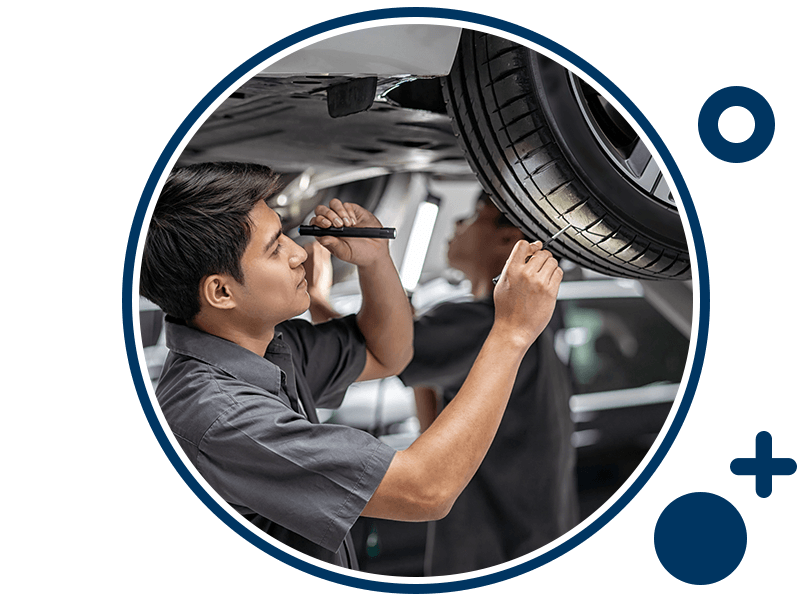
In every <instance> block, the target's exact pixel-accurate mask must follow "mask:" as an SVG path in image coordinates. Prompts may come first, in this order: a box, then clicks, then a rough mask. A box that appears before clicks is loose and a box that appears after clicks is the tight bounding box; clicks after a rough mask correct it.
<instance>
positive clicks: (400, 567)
mask: <svg viewBox="0 0 798 600" xmlns="http://www.w3.org/2000/svg"><path fill="white" fill-rule="evenodd" d="M212 160H234V161H247V162H258V163H262V164H267V165H269V166H271V167H273V168H275V169H276V170H278V171H281V172H283V173H284V174H285V178H286V181H287V186H286V188H285V190H284V191H283V193H281V194H280V195H279V196H278V197H277V198H275V199H274V202H273V207H274V208H275V210H276V211H278V213H279V214H280V215H281V217H282V219H283V221H284V224H285V227H286V230H288V231H289V233H290V234H291V235H292V236H293V237H295V238H297V239H298V241H299V242H300V243H304V242H309V241H310V240H309V239H300V238H298V236H297V235H296V231H295V228H296V227H297V226H298V225H299V224H300V223H302V222H305V221H306V220H307V219H308V218H309V215H310V213H311V211H312V209H313V208H314V207H315V206H316V205H317V204H319V203H323V202H328V201H329V200H330V199H332V198H333V197H338V198H340V199H341V200H343V201H348V202H357V203H359V204H362V205H363V206H365V207H366V208H367V209H369V210H370V211H372V212H374V213H375V214H376V215H377V217H378V218H379V219H380V220H381V221H382V222H383V224H384V225H386V226H391V227H396V228H397V230H398V236H397V239H396V240H394V241H393V242H392V243H391V253H392V256H393V258H394V261H395V263H396V264H397V266H398V267H399V268H400V273H401V274H402V277H403V283H404V284H405V287H406V288H407V289H408V291H409V292H410V293H412V301H413V304H414V306H415V308H416V310H417V311H418V312H419V313H420V312H423V311H424V310H426V309H427V308H429V307H431V306H433V305H435V304H437V303H438V302H440V301H442V300H457V299H467V298H468V293H469V290H468V286H467V284H466V283H462V282H461V280H460V277H459V274H458V273H456V272H453V271H451V270H449V269H448V268H447V266H446V259H445V251H446V241H447V240H448V239H449V237H450V236H451V233H452V230H453V226H454V225H453V224H454V222H455V220H456V219H458V218H460V217H462V216H464V215H467V214H469V213H470V212H471V210H472V207H473V201H474V199H475V198H476V196H477V193H478V191H479V188H480V187H482V188H484V189H486V190H487V191H489V193H491V195H492V198H493V200H494V201H495V202H496V203H497V205H498V206H499V207H500V208H501V209H502V210H503V211H504V212H505V213H506V214H507V215H508V217H509V218H510V219H511V220H512V221H513V222H515V223H516V224H517V225H519V226H520V227H521V228H522V229H524V230H525V231H526V232H527V233H528V234H529V235H531V236H533V237H538V238H540V237H545V236H548V235H550V234H551V233H553V232H554V231H557V230H559V229H560V228H561V227H562V226H563V224H565V223H566V222H568V223H572V224H574V225H576V226H577V227H579V228H580V229H584V230H586V231H584V232H581V233H579V234H577V233H573V231H571V232H569V233H568V234H567V235H565V236H563V237H562V238H561V239H560V240H559V241H558V242H556V243H555V244H554V245H553V246H552V248H551V249H552V251H553V252H555V254H558V255H559V257H560V258H561V259H562V260H561V264H562V266H563V267H564V269H565V270H566V280H565V281H564V283H563V285H562V288H561V293H560V302H559V306H560V307H561V309H562V313H563V314H562V316H563V323H564V324H563V327H562V328H561V330H560V331H559V332H558V333H557V340H558V353H559V354H560V356H561V358H562V359H563V360H564V361H565V362H567V363H568V364H569V365H570V366H571V370H572V374H573V378H574V391H575V395H574V396H573V398H572V399H571V410H572V415H573V419H574V421H575V423H576V429H577V431H576V434H575V436H574V438H573V443H574V445H575V446H576V447H577V450H578V482H579V493H580V505H581V511H582V518H586V517H587V516H589V515H590V514H591V513H592V512H594V511H595V510H597V509H598V508H599V507H600V506H601V505H602V504H603V503H604V502H605V501H606V500H607V499H609V498H610V496H611V495H612V494H613V493H614V492H615V490H617V489H618V487H619V486H620V485H621V484H622V483H623V482H624V481H625V480H626V479H627V478H628V476H629V475H630V474H631V473H632V472H633V470H634V469H635V467H636V466H637V465H638V464H639V463H640V461H641V460H642V459H643V458H644V456H645V455H646V453H647V452H648V450H649V448H650V447H651V444H652V442H653V441H654V439H655V437H656V435H657V434H658V432H659V430H660V429H661V427H662V425H663V423H664V422H665V420H666V418H667V415H668V412H669V410H670V407H671V404H672V402H673V400H674V399H675V397H676V394H677V390H678V385H679V381H680V379H681V376H682V373H683V370H684V366H685V362H686V358H687V352H688V344H689V335H690V328H691V306H692V290H691V287H690V281H689V278H690V265H689V259H688V254H687V244H686V241H685V236H684V231H683V229H682V226H681V222H680V220H679V214H678V210H677V206H676V203H675V202H674V200H673V197H672V195H671V193H670V190H669V189H668V186H667V181H666V180H665V178H664V177H663V174H662V172H661V170H660V168H659V166H658V165H657V163H656V161H655V160H654V159H653V158H652V155H651V153H650V152H649V150H648V149H647V148H646V146H645V144H644V143H643V142H642V141H641V139H640V137H639V136H638V135H637V133H636V132H635V129H634V128H633V127H631V126H630V125H629V124H628V123H627V122H626V121H625V120H624V119H623V117H622V116H621V114H620V113H619V112H618V110H616V109H615V107H614V105H613V104H612V103H610V102H609V101H607V99H605V98H603V97H602V96H601V95H600V94H599V93H597V92H596V91H595V90H593V88H591V87H590V86H589V85H588V84H587V83H585V82H584V81H582V80H581V79H579V78H578V77H576V76H575V75H573V74H571V73H570V72H569V71H568V70H567V69H565V68H564V67H562V66H560V65H559V64H557V63H556V62H554V61H551V60H550V59H547V58H545V57H543V56H541V55H539V54H537V53H535V52H533V51H531V50H529V49H527V48H524V47H521V46H518V45H516V44H513V43H510V42H507V41H506V40H503V39H501V38H496V37H494V36H489V35H486V34H482V33H476V32H471V31H461V30H459V29H455V28H450V27H439V26H431V25H410V26H389V27H378V28H372V29H368V30H362V31H358V32H354V33H349V34H345V35H342V36H336V37H334V38H329V39H328V40H325V41H324V42H320V43H319V44H315V45H313V46H310V47H308V48H305V49H303V50H301V51H299V52H296V53H294V54H293V55H290V56H288V57H286V58H285V59H283V60H281V61H279V62H277V63H275V64H273V65H272V66H270V67H269V68H267V69H266V70H264V71H262V72H261V73H259V74H257V75H256V76H255V77H253V78H252V79H251V80H250V81H248V82H246V83H245V84H244V85H242V86H241V87H240V88H239V89H238V90H237V91H236V92H234V93H233V94H232V95H231V96H230V97H229V98H228V99H227V100H225V101H224V102H223V103H222V104H221V105H220V106H219V108H218V109H217V110H216V111H215V112H214V113H213V114H212V115H211V116H210V117H209V118H208V120H207V121H206V122H205V123H204V124H203V125H202V126H201V127H200V128H199V130H198V132H197V133H196V135H195V136H194V137H193V138H192V139H191V141H190V142H189V143H188V145H187V146H186V148H185V150H184V152H183V154H182V155H181V156H180V158H179V160H178V164H188V163H194V162H205V161H212ZM427 205H430V206H434V207H435V210H434V211H432V212H425V211H423V210H420V209H421V208H422V207H425V206H427ZM424 215H426V216H424ZM424 219H427V222H426V226H427V229H428V230H429V232H430V235H429V236H428V237H426V238H424V239H423V240H422V241H421V242H418V241H416V240H417V238H416V237H415V236H412V235H411V233H412V232H413V231H414V229H416V228H420V227H422V226H423V225H424V222H423V221H424ZM414 265H415V268H411V267H413V266H414ZM331 300H332V303H333V306H334V307H335V308H336V309H337V310H338V311H339V312H341V313H349V312H353V311H356V310H357V309H358V307H359V302H360V297H359V293H358V286H357V281H356V279H355V272H354V269H352V268H350V267H349V266H348V265H345V264H343V263H340V262H337V261H334V285H333V289H332V296H331ZM161 320H162V315H161V314H160V311H158V310H157V307H154V306H152V305H150V304H148V303H147V302H146V301H144V300H142V304H141V323H142V339H143V343H144V346H145V356H146V359H147V364H148V367H149V369H150V376H151V378H152V379H153V381H157V377H158V374H159V372H160V364H161V363H162V362H163V359H164V357H165V354H166V350H165V347H164V345H163V339H162V328H161ZM321 416H322V418H323V419H325V420H329V421H332V422H337V423H344V424H348V425H351V426H354V427H359V428H362V429H364V430H367V431H370V432H372V433H373V434H374V435H378V436H380V437H382V439H384V440H385V441H386V442H387V443H390V444H391V445H394V446H395V447H397V448H401V447H405V446H407V445H409V444H410V443H411V442H412V440H413V439H415V437H416V436H417V435H418V422H417V421H416V420H415V416H414V404H413V397H412V392H411V391H410V390H409V389H407V388H404V386H402V384H401V383H399V381H398V380H397V379H388V380H383V381H380V382H368V383H360V384H355V385H353V386H352V387H351V388H350V390H349V392H348V394H347V397H346V399H345V401H344V404H343V406H342V407H341V409H339V410H338V411H336V412H327V413H324V414H322V415H321ZM353 533H354V534H355V536H356V539H357V540H359V549H360V556H359V560H360V563H361V566H362V567H363V568H364V569H365V570H367V571H372V572H377V573H384V574H395V575H421V574H422V564H423V559H424V543H425V539H426V527H425V525H424V524H417V523H416V524H412V523H411V524H408V523H394V522H388V521H378V520H373V519H361V520H360V521H359V523H358V525H357V526H356V528H355V530H354V531H353Z"/></svg>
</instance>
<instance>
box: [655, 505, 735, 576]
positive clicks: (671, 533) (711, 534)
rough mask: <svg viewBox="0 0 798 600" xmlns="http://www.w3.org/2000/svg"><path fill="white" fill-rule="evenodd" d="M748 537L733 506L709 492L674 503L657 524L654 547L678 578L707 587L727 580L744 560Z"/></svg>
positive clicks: (660, 559)
mask: <svg viewBox="0 0 798 600" xmlns="http://www.w3.org/2000/svg"><path fill="white" fill-rule="evenodd" d="M747 543H748V534H747V532H746V529H745V522H743V518H742V517H741V516H740V513H739V512H737V509H736V508H734V506H732V504H731V503H730V502H729V501H727V500H725V499H724V498H721V497H720V496H716V495H715V494H708V493H706V492H695V493H693V494H687V495H685V496H682V497H681V498H677V499H676V500H674V501H673V502H671V503H670V504H669V505H668V506H667V507H666V508H665V510H664V511H662V514H661V515H660V517H659V520H658V521H657V526H656V528H655V530H654V548H655V549H656V551H657V557H658V558H659V561H660V562H661V563H662V566H663V567H665V569H666V570H667V571H668V573H670V574H671V575H673V576H674V577H675V578H676V579H679V580H681V581H684V582H685V583H691V584H693V585H707V584H710V583H717V582H718V581H720V580H722V579H725V578H726V577H728V576H729V575H731V573H732V572H733V571H734V570H735V569H736V568H737V567H738V565H739V564H740V561H742V560H743V555H744V554H745V547H746V545H747Z"/></svg>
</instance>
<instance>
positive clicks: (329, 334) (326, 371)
mask: <svg viewBox="0 0 798 600" xmlns="http://www.w3.org/2000/svg"><path fill="white" fill-rule="evenodd" d="M278 331H280V332H282V334H283V341H284V342H285V343H286V344H288V345H289V346H290V348H291V354H292V357H293V360H294V368H295V369H296V370H297V376H298V378H303V379H304V380H305V382H306V383H307V385H308V388H309V390H310V393H311V394H312V396H313V401H314V404H315V406H316V407H317V408H337V407H338V406H339V405H340V404H341V401H342V400H343V397H344V393H345V392H346V388H348V387H349V386H350V385H351V384H352V383H354V381H355V380H356V379H357V378H358V377H359V376H360V374H361V373H362V372H363V368H364V367H365V366H366V341H365V339H364V338H363V334H362V333H360V328H359V327H358V326H357V321H356V317H355V315H348V316H346V317H342V318H340V319H332V320H331V321H327V322H326V323H321V324H319V325H312V324H311V323H309V322H307V321H303V320H301V319H293V320H291V321H286V322H285V323H281V324H280V325H279V326H278Z"/></svg>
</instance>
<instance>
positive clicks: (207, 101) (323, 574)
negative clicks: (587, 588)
mask: <svg viewBox="0 0 798 600" xmlns="http://www.w3.org/2000/svg"><path fill="white" fill-rule="evenodd" d="M414 17H423V18H432V19H447V20H457V21H466V22H470V23H476V24H479V25H483V26H486V27H492V28H495V29H499V30H502V31H505V32H507V33H510V34H513V35H516V36H518V37H522V38H525V39H527V40H529V41H530V42H533V43H535V44H538V45H539V46H542V47H543V48H546V49H548V50H550V51H552V52H555V53H556V54H558V55H559V56H561V57H562V58H564V59H565V60H567V61H568V62H570V63H571V64H573V65H575V66H576V67H578V68H579V69H581V70H582V71H583V72H585V73H586V74H588V75H589V76H590V77H592V78H593V79H594V80H595V81H596V82H598V83H599V84H600V85H601V86H602V87H603V88H604V89H605V90H607V91H608V92H609V93H610V94H611V95H612V96H613V97H614V98H615V99H616V100H617V101H618V102H620V103H621V104H622V105H623V107H624V108H625V109H626V110H627V111H628V112H629V114H630V115H631V116H632V118H633V119H634V120H635V121H637V123H638V124H639V125H640V127H642V129H643V130H644V131H645V132H646V135H647V136H648V138H649V139H650V140H651V142H652V143H653V144H654V146H655V147H656V148H657V150H658V152H659V154H660V156H661V157H662V160H663V161H664V162H665V165H666V166H667V169H668V171H669V172H670V174H671V176H672V177H673V181H674V183H675V184H676V188H677V189H678V191H679V196H680V197H681V198H682V201H683V205H684V214H685V215H686V216H687V220H688V221H689V223H690V228H691V229H692V232H693V242H694V244H695V254H696V256H695V261H694V262H695V264H694V265H693V268H694V269H696V268H697V270H698V274H699V282H700V288H699V289H700V294H701V306H700V313H699V322H698V339H697V343H696V349H695V356H694V359H693V364H692V368H691V369H690V375H689V378H688V380H687V385H686V388H685V393H684V397H683V399H682V403H681V405H680V406H679V409H678V411H677V412H676V415H675V417H674V420H673V423H672V424H671V426H670V428H669V429H668V431H667V433H666V434H665V438H664V439H663V441H662V444H661V445H660V446H659V448H658V449H657V451H656V453H655V454H654V456H653V457H652V459H651V461H650V462H649V463H648V465H646V467H645V468H644V469H643V472H642V473H641V474H640V475H639V477H638V478H637V479H636V480H635V481H634V482H633V483H632V485H631V486H630V487H629V489H628V490H626V492H625V493H624V494H623V495H622V496H621V497H620V498H619V499H618V500H617V501H616V502H615V503H614V504H613V505H612V506H610V507H609V508H608V509H607V510H606V511H605V512H604V513H603V514H602V515H601V516H599V517H598V518H597V519H596V520H595V521H594V522H593V523H591V524H590V525H589V526H587V527H586V528H585V529H584V530H582V531H580V532H579V533H578V534H577V535H575V536H574V537H572V538H570V539H568V540H566V541H565V542H563V543H562V544H560V545H559V546H557V547H556V548H553V549H551V550H549V551H548V552H546V553H545V554H542V555H540V556H537V557H535V558H533V559H531V560H528V561H527V562H524V563H522V564H519V565H515V566H513V567H509V568H507V569H504V570H503V571H500V572H497V573H492V574H490V575H482V576H478V577H472V578H468V579H462V580H459V581H448V582H442V583H416V584H413V583H393V582H382V581H371V580H368V579H360V578H358V577H354V576H351V575H344V574H341V573H337V572H335V571H330V570H327V569H324V568H321V567H318V566H316V565H313V564H310V563H307V562H305V561H303V560H301V559H298V558H296V557H294V556H292V555H290V554H288V553H286V552H283V551H282V550H280V549H278V548H276V547H275V546H272V545H271V544H270V543H268V542H266V541H265V540H263V539H261V538H260V537H259V536H258V535H256V534H255V533H253V532H251V531H250V530H249V529H247V528H246V527H245V526H244V525H242V524H241V523H239V522H238V521H237V520H236V519H235V518H233V517H232V516H231V515H230V514H228V513H227V511H225V510H224V509H223V508H222V507H221V506H220V505H219V504H218V503H217V502H216V501H215V500H214V499H213V498H211V496H210V495H209V494H208V493H207V492H206V491H205V490H204V489H203V487H202V486H201V485H200V484H199V483H198V482H197V481H196V480H195V479H194V477H193V475H192V474H191V473H190V472H189V470H188V469H187V468H186V466H185V465H184V464H183V462H182V461H181V459H180V457H179V456H178V455H177V453H176V452H175V450H174V448H173V447H172V445H171V443H170V442H169V438H168V437H167V435H166V433H165V432H164V430H163V428H162V427H161V424H160V422H159V420H158V417H157V415H156V414H155V410H154V408H153V406H152V403H151V402H150V398H149V395H148V393H147V388H146V385H145V383H144V374H143V373H142V371H141V369H140V367H139V361H138V357H137V352H136V343H135V335H134V328H133V270H134V269H133V267H134V263H135V259H136V248H137V246H138V242H139V237H140V235H141V233H142V227H143V223H144V217H145V214H146V212H147V207H148V206H149V203H150V200H151V199H152V196H153V193H154V190H155V186H156V185H157V183H158V180H159V179H160V177H161V175H162V173H163V172H164V170H165V168H166V165H167V164H168V162H169V160H170V159H171V157H172V155H173V154H174V152H175V151H176V149H177V147H178V146H179V144H180V142H181V141H182V140H183V138H184V137H185V136H186V134H187V133H188V131H189V130H190V129H191V127H192V126H193V125H194V124H195V123H196V122H197V120H198V119H199V118H200V116H201V115H202V114H203V113H204V112H205V110H206V109H207V108H208V107H209V106H210V105H211V104H212V103H213V102H214V101H215V100H216V99H217V98H218V97H219V96H220V95H221V94H222V93H224V92H225V91H226V90H227V89H228V88H229V87H230V86H231V85H233V83H235V81H237V80H238V79H240V78H241V77H242V76H243V75H245V74H246V73H247V72H249V71H250V70H252V69H253V68H255V67H256V66H257V65H259V64H261V63H262V62H264V61H265V60H266V59H268V58H269V57H271V56H272V55H274V54H276V53H278V52H280V51H282V50H284V49H286V48H289V47H291V46H293V45H294V44H297V43H298V42H301V41H303V40H305V39H307V38H310V37H312V36H314V35H318V34H320V33H324V32H327V31H331V30H333V29H337V28H339V27H344V26H346V25H353V24H357V23H364V22H367V21H377V20H381V19H396V18H414ZM122 324H123V329H124V336H125V346H126V349H127V357H128V362H129V363H130V372H131V375H132V376H133V383H134V384H135V387H136V392H137V393H138V396H139V400H140V402H141V406H142V408H143V409H144V414H145V415H146V417H147V420H148V421H149V424H150V427H151V428H152V430H153V432H154V433H155V437H156V438H157V439H158V442H159V443H160V445H161V448H162V449H163V451H164V453H165V454H166V456H167V457H168V458H169V460H170V461H171V463H172V465H173V466H174V468H175V469H176V470H177V472H178V473H179V474H180V476H181V477H182V478H183V480H184V481H185V482H186V483H187V484H188V486H189V487H190V488H191V490H192V491H193V492H194V493H195V494H196V495H197V496H198V497H199V498H200V500H202V501H203V502H204V503H205V504H206V505H207V506H208V508H210V509H211V511H212V512H213V513H214V514H215V515H216V516H217V517H219V518H220V519H221V520H222V521H223V522H224V523H226V524H227V525H228V526H229V527H230V528H231V529H232V530H233V531H235V532H236V533H238V534H239V535H240V536H241V537H243V538H244V539H245V540H247V541H248V542H250V543H251V544H253V545H254V546H256V547H258V548H260V549H261V550H263V551H264V552H266V553H267V554H269V555H271V556H273V557H275V558H277V559H278V560H280V561H282V562H284V563H286V564H288V565H290V566H292V567H295V568H297V569H299V570H301V571H304V572H305V573H309V574H310V575H314V576H316V577H320V578H322V579H326V580H328V581H332V582H334V583H340V584H343V585H348V586H352V587H356V588H361V589H364V590H371V591H378V592H391V593H411V594H413V593H415V594H422V593H441V592H454V591H459V590H467V589H473V588H477V587H481V586H484V585H490V584H492V583H496V582H499V581H505V580H507V579H510V578H512V577H516V576H518V575H521V574H523V573H527V572H529V571H531V570H533V569H536V568H537V567H540V566H542V565H545V564H546V563H548V562H550V561H552V560H554V559H555V558H557V557H559V556H562V555H563V554H565V553H566V552H568V551H569V550H571V549H572V548H575V547H576V546H578V545H579V544H581V543H582V542H584V541H585V540H586V539H588V538H589V537H590V536H592V535H593V534H594V533H596V532H597V531H598V530H599V529H601V528H602V527H603V526H604V525H606V524H607V523H608V522H609V521H610V520H611V519H612V518H613V517H615V515H617V514H618V512H620V510H621V509H622V508H623V507H625V506H626V505H627V504H628V503H629V502H630V501H631V500H632V498H634V497H635V495H637V493H638V492H639V491H640V489H641V488H642V487H643V485H644V484H645V483H646V482H647V481H648V480H649V478H650V477H651V475H652V474H653V473H654V471H655V470H656V469H657V467H658V466H659V464H660V463H661V462H662V459H663V458H664V457H665V454H667V452H668V450H669V449H670V447H671V445H672V444H673V441H674V439H675V438H676V435H677V434H678V432H679V429H680V428H681V426H682V423H684V419H685V417H686V416H687V411H688V410H689V408H690V405H691V403H692V400H693V396H694V395H695V391H696V386H697V385H698V379H699V376H700V374H701V368H702V367H703V364H704V355H705V353H706V345H707V329H708V326H709V270H708V266H707V256H706V248H705V246H704V239H703V236H702V234H701V228H700V226H699V223H698V216H697V214H696V212H695V207H694V206H693V202H692V198H691V197H690V193H689V191H688V190H687V185H686V184H685V182H684V178H683V177H682V174H681V173H680V172H679V169H678V167H677V166H676V163H675V162H674V160H673V157H672V156H671V154H670V152H668V149H667V148H666V147H665V144H664V143H663V141H662V139H661V138H660V136H659V135H658V134H657V132H656V131H655V130H654V128H653V127H652V126H651V124H650V123H649V122H648V120H646V118H645V117H644V116H643V114H642V113H641V112H640V110H639V109H638V108H637V107H636V106H635V105H634V103H633V102H632V101H631V100H630V99H629V98H627V97H626V96H625V95H624V94H623V92H621V90H619V89H618V88H617V87H616V86H615V85H614V84H613V83H612V82H611V81H609V80H608V79H607V78H606V77H605V76H604V75H602V74H601V72H599V71H598V70H597V69H596V68H595V67H593V66H591V65H590V64H588V63H587V62H586V61H584V60H583V59H581V58H580V57H579V56H577V55H576V54H574V53H573V52H571V51H570V50H568V49H566V48H564V47H563V46H561V45H559V44H557V43H556V42H554V41H552V40H550V39H548V38H546V37H544V36H542V35H540V34H537V33H535V32H533V31H530V30H529V29H525V28H524V27H520V26H518V25H514V24H513V23H509V22H507V21H503V20H501V19H496V18H494V17H488V16H485V15H481V14H478V13H472V12H467V11H460V10H451V9H444V8H388V9H380V10H371V11H366V12H360V13H355V14H352V15H347V16H344V17H339V18H336V19H331V20H329V21H325V22H323V23H319V24H317V25H314V26H312V27H308V28H306V29H303V30H301V31H299V32H297V33H294V34H292V35H290V36H288V37H286V38H284V39H282V40H280V41H279V42H277V43H275V44H272V45H271V46H269V47H268V48H266V49H265V50H262V51H261V52H259V53H258V54H256V55H255V56H253V57H252V58H250V59H249V60H247V61H245V62H244V63H243V64H241V65H240V66H239V67H238V68H237V69H235V70H234V71H233V72H231V73H230V74H229V75H228V76H227V77H225V78H224V79H223V80H222V81H220V82H219V83H218V84H217V85H216V86H215V87H214V88H213V89H212V90H211V91H210V92H209V93H208V94H207V95H206V96H205V97H204V98H203V99H202V100H201V101H200V102H199V104H197V106H195V107H194V109H193V110H192V111H191V113H189V115H188V116H187V117H186V119H185V120H184V121H183V123H181V124H180V127H178V129H177V131H175V133H174V135H173V136H172V138H171V139H170V140H169V142H168V143H167V145H166V147H165V148H164V150H163V152H162V153H161V155H160V157H159V158H158V161H157V163H156V164H155V167H154V168H153V170H152V173H150V176H149V178H148V179H147V184H146V185H145V187H144V191H143V192H142V194H141V199H140V200H139V204H138V207H137V209H136V213H135V215H134V217H133V224H132V226H131V228H130V237H129V238H128V244H127V250H126V253H125V264H124V271H123V275H122Z"/></svg>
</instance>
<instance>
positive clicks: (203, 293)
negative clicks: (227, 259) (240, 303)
mask: <svg viewBox="0 0 798 600" xmlns="http://www.w3.org/2000/svg"><path fill="white" fill-rule="evenodd" d="M230 283H231V282H230V277H228V276H226V275H218V274H214V275H208V276H207V277H205V278H204V279H203V280H202V281H200V290H199V296H200V305H202V304H206V305H208V306H210V307H213V308H218V309H220V310H229V309H231V308H234V307H235V305H236V303H235V299H234V298H233V295H232V293H231V289H230V287H231V286H230Z"/></svg>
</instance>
